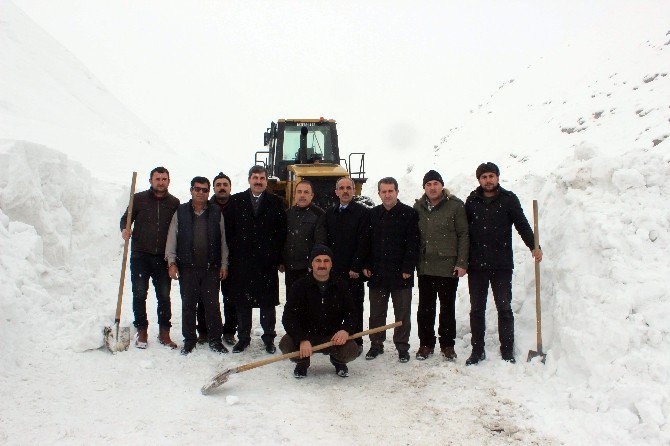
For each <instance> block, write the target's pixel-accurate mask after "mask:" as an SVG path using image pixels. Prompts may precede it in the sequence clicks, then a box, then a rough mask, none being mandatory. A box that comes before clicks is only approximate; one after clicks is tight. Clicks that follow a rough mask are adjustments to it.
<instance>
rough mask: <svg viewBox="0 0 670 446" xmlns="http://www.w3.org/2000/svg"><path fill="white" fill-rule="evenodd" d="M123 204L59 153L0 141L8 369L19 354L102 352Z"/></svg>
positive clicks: (1, 288)
mask: <svg viewBox="0 0 670 446" xmlns="http://www.w3.org/2000/svg"><path fill="white" fill-rule="evenodd" d="M127 193H128V192H127V190H126V191H125V194H127ZM125 199H126V200H127V195H126V196H125ZM123 200H124V192H123V191H121V190H120V188H115V187H113V186H110V185H108V184H105V183H102V182H100V181H98V180H96V179H95V178H93V177H92V176H91V174H90V173H89V172H88V171H86V170H85V169H84V168H82V167H81V165H79V164H78V163H75V162H73V161H71V160H69V159H68V157H67V156H65V155H64V154H62V153H59V152H56V151H54V150H51V149H49V148H47V147H44V146H41V145H38V144H34V143H30V142H24V141H10V140H4V141H2V142H0V265H1V266H2V271H3V274H2V275H0V314H2V315H3V323H2V324H0V336H1V337H2V339H3V342H2V344H1V345H0V350H2V355H3V358H5V359H6V360H8V361H9V362H10V363H11V362H12V359H15V360H16V359H18V357H19V356H20V355H19V351H20V350H21V349H22V348H40V349H41V348H49V349H66V348H68V349H74V350H77V351H81V350H86V349H91V348H98V347H100V346H101V345H102V335H101V333H102V331H101V330H102V326H103V325H104V324H105V323H107V324H109V323H110V321H111V320H112V319H113V315H114V308H115V297H116V292H117V289H116V288H114V277H118V271H117V269H118V268H117V266H116V265H118V264H119V262H118V261H117V259H118V258H119V252H120V246H121V242H120V238H118V237H117V236H118V227H117V224H118V223H117V222H118V220H117V218H118V216H119V215H120V214H119V209H121V208H123ZM112 267H113V268H112ZM117 280H118V279H117ZM117 285H118V282H117Z"/></svg>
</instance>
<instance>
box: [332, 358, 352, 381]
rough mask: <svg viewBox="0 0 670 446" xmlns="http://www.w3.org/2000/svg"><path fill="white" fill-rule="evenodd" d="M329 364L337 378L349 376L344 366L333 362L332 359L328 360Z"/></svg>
mask: <svg viewBox="0 0 670 446" xmlns="http://www.w3.org/2000/svg"><path fill="white" fill-rule="evenodd" d="M330 363H331V364H333V365H334V366H335V373H337V376H339V377H340V378H346V377H347V376H349V368H348V367H347V365H346V364H342V363H339V362H335V361H334V360H333V358H332V357H331V358H330Z"/></svg>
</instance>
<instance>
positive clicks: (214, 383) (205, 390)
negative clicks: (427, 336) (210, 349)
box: [200, 321, 402, 395]
mask: <svg viewBox="0 0 670 446" xmlns="http://www.w3.org/2000/svg"><path fill="white" fill-rule="evenodd" d="M401 325H402V321H398V322H394V323H392V324H388V325H384V326H383V327H377V328H373V329H371V330H365V331H361V332H360V333H356V334H353V335H351V336H349V340H351V339H356V338H362V337H363V336H367V335H369V334H373V333H379V332H380V331H386V330H389V329H391V328H395V327H400V326H401ZM332 346H333V341H328V342H324V343H323V344H319V345H315V346H314V347H312V351H313V352H316V351H319V350H323V349H325V348H328V347H332ZM299 356H300V351H296V352H292V353H286V354H285V355H281V356H275V357H272V358H268V359H263V360H261V361H256V362H250V363H248V364H244V365H241V366H239V367H235V368H233V369H227V370H224V371H223V372H221V373H219V374H217V375H216V376H215V377H214V378H212V379H211V380H210V382H208V383H207V384H205V385H204V386H202V389H200V392H201V393H202V394H203V395H208V394H210V393H211V392H212V390H214V389H216V388H217V387H219V386H220V385H222V384H223V383H225V382H226V381H228V377H229V376H230V375H232V374H234V373H240V372H246V371H247V370H251V369H255V368H256V367H261V366H264V365H267V364H272V363H273V362H277V361H283V360H284V359H291V358H297V357H299Z"/></svg>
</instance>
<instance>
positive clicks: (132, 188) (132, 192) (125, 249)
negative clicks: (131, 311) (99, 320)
mask: <svg viewBox="0 0 670 446" xmlns="http://www.w3.org/2000/svg"><path fill="white" fill-rule="evenodd" d="M136 183H137V172H133V181H132V183H131V184H130V199H129V200H128V217H127V218H126V231H127V232H130V226H131V225H132V224H133V199H134V198H135V184H136ZM128 245H130V238H129V239H128V240H126V241H125V242H124V244H123V261H122V262H121V279H120V280H119V297H118V299H117V301H116V317H115V319H114V322H116V325H117V327H118V325H119V323H120V322H121V302H122V300H123V283H124V281H125V280H126V265H127V263H128ZM117 333H118V328H117ZM117 336H118V335H117Z"/></svg>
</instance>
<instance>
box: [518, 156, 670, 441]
mask: <svg viewBox="0 0 670 446" xmlns="http://www.w3.org/2000/svg"><path fill="white" fill-rule="evenodd" d="M669 176H670V155H668V153H667V147H663V148H662V147H661V146H659V147H655V148H651V149H648V150H646V151H638V150H633V151H630V152H627V153H625V154H623V155H622V156H617V157H612V156H606V155H598V154H596V153H593V152H591V153H587V151H586V150H583V149H578V150H576V151H575V155H574V157H572V158H571V159H567V160H566V161H565V162H563V163H562V164H561V165H560V166H559V167H558V168H557V169H556V170H555V171H554V172H552V174H551V175H550V176H549V178H548V179H547V182H546V184H545V186H544V187H543V189H542V192H541V197H542V203H543V212H542V217H541V219H542V231H543V232H544V234H548V240H549V242H548V243H547V244H546V245H545V251H546V253H547V262H544V264H543V266H544V267H545V268H544V271H543V272H544V280H545V282H544V285H543V291H544V292H545V300H544V305H546V306H545V307H544V315H545V317H546V319H547V322H548V324H547V325H545V327H546V330H545V343H546V345H549V346H550V349H551V350H550V352H551V356H552V358H551V360H555V361H557V364H556V374H557V376H559V377H562V378H566V379H568V380H569V381H571V382H572V383H573V384H572V386H571V388H570V389H568V391H569V392H570V394H571V397H570V404H571V406H572V407H574V408H576V409H581V410H585V411H588V412H600V413H609V414H610V415H612V416H613V417H614V419H616V420H618V421H619V422H620V423H621V425H622V426H624V427H625V428H627V429H629V430H630V431H631V432H632V433H633V434H634V435H636V436H637V435H639V436H640V437H641V438H643V439H647V440H652V439H655V438H658V437H657V435H658V434H659V433H660V432H661V431H662V432H663V434H664V435H663V437H662V438H665V440H666V441H668V440H670V426H668V423H667V421H668V419H669V418H670V390H669V389H670V387H668V379H669V377H670V375H669V373H670V356H668V355H667V354H663V352H668V351H670V284H668V280H667V278H668V276H670V264H669V263H668V262H667V252H668V247H669V246H670V208H669V207H668V206H667V203H668V200H670V186H669V185H668V183H667V178H668V177H669ZM528 294H530V293H528ZM528 303H530V302H528ZM530 306H532V305H530ZM528 312H529V313H531V311H530V309H529V310H528Z"/></svg>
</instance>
